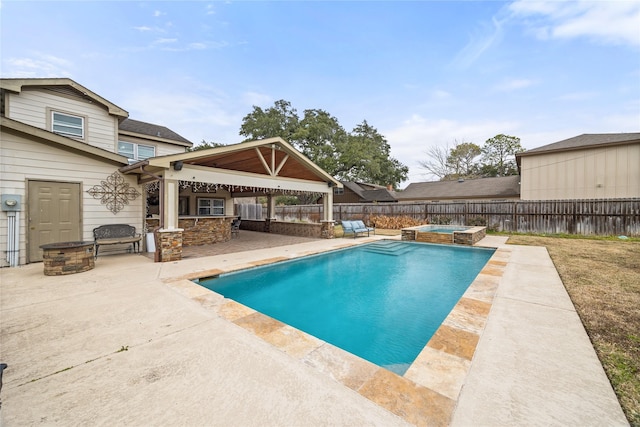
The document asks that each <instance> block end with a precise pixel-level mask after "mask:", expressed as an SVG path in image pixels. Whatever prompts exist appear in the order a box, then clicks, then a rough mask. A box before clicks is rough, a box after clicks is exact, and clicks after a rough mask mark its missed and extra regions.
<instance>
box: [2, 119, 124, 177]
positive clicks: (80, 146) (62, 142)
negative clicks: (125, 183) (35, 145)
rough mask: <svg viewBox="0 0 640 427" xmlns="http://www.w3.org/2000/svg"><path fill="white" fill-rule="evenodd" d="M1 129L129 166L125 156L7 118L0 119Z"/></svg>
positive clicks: (53, 145) (63, 148)
mask: <svg viewBox="0 0 640 427" xmlns="http://www.w3.org/2000/svg"><path fill="white" fill-rule="evenodd" d="M0 128H2V132H3V133H4V132H7V133H12V134H15V135H19V136H22V137H26V138H29V139H32V140H34V141H37V142H41V143H43V144H47V145H50V146H52V147H57V148H60V149H62V150H67V151H71V152H74V153H78V154H82V155H85V156H89V157H93V158H96V159H98V160H102V161H106V162H109V163H112V164H115V165H118V166H122V165H127V164H128V163H129V162H128V160H127V158H126V157H125V156H121V155H119V154H116V153H112V152H111V151H107V150H103V149H102V148H98V147H94V146H93V145H89V144H86V143H84V142H81V141H76V140H75V139H73V138H68V137H66V136H62V135H58V134H57V133H53V132H50V131H48V130H46V129H41V128H38V127H35V126H31V125H28V124H25V123H22V122H19V121H16V120H12V119H9V118H7V117H0Z"/></svg>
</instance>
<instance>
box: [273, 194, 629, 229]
mask: <svg viewBox="0 0 640 427" xmlns="http://www.w3.org/2000/svg"><path fill="white" fill-rule="evenodd" d="M379 215H385V216H390V217H394V216H408V217H411V218H414V219H416V220H419V221H424V222H425V223H437V222H440V223H449V224H455V225H471V224H474V225H477V224H478V223H479V222H480V223H483V224H484V225H487V226H488V227H489V229H491V230H496V231H513V232H519V233H548V234H554V233H566V234H582V235H617V236H619V235H625V236H640V199H609V200H509V201H501V202H492V201H473V202H427V203H389V204H371V203H348V204H335V205H334V206H333V218H334V220H335V221H342V220H350V219H363V220H364V221H365V222H369V221H370V218H371V217H372V216H379ZM265 217H266V215H265ZM276 218H277V219H279V220H281V221H307V222H320V221H321V220H322V205H295V206H278V207H276Z"/></svg>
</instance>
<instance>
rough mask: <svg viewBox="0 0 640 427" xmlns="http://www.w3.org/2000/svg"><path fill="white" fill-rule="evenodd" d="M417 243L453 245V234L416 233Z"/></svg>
mask: <svg viewBox="0 0 640 427" xmlns="http://www.w3.org/2000/svg"><path fill="white" fill-rule="evenodd" d="M416 242H425V243H445V244H446V243H448V244H451V243H453V234H451V233H423V232H420V231H419V232H417V233H416Z"/></svg>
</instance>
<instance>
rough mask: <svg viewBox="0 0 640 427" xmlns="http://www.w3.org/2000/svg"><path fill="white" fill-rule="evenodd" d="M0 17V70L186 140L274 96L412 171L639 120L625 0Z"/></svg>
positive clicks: (636, 60)
mask: <svg viewBox="0 0 640 427" xmlns="http://www.w3.org/2000/svg"><path fill="white" fill-rule="evenodd" d="M0 20H1V21H0V24H1V30H0V31H1V34H0V35H1V42H0V43H1V44H0V59H1V62H0V75H1V76H2V77H5V78H7V77H25V78H26V77H69V78H72V79H73V80H75V81H77V82H78V83H80V84H82V85H84V86H85V87H87V88H88V89H90V90H92V91H94V92H96V93H97V94H99V95H101V96H102V97H104V98H106V99H108V100H109V101H111V102H113V103H115V104H116V105H118V106H120V107H122V108H124V109H125V110H127V111H128V112H129V116H130V117H131V118H132V119H137V120H142V121H148V122H151V123H156V124H162V125H164V126H167V127H169V128H171V129H172V130H174V131H176V132H178V133H179V134H181V135H183V136H184V137H186V138H188V139H189V140H191V141H192V142H194V143H199V142H200V141H202V140H206V141H215V142H220V143H225V144H231V143H237V142H240V141H241V140H242V139H243V138H242V137H240V136H239V135H238V131H239V129H240V125H241V123H242V118H243V117H244V116H245V115H247V114H248V113H250V112H251V111H252V106H253V105H257V106H260V107H262V108H267V107H270V106H272V105H273V103H274V102H275V101H277V100H279V99H284V100H287V101H289V102H291V103H292V105H293V107H295V108H296V109H297V110H298V113H299V115H300V116H302V114H303V111H304V110H305V109H323V110H326V111H327V112H329V113H330V114H331V115H333V116H335V117H336V118H337V119H338V120H339V121H340V124H341V125H342V126H343V127H344V128H345V129H346V130H348V131H350V130H352V129H353V128H354V127H355V126H356V125H358V124H359V123H361V122H362V121H363V120H367V121H368V122H369V124H371V125H373V126H374V127H376V128H377V129H378V131H379V132H380V133H382V134H383V135H384V136H385V137H386V138H387V140H388V142H389V144H390V145H391V151H392V155H393V156H394V157H395V158H397V159H398V160H400V161H401V162H403V163H404V164H405V165H407V166H409V168H410V181H413V182H416V181H424V180H429V179H430V178H429V177H427V176H425V175H424V173H425V171H424V170H422V169H420V167H419V165H418V163H417V162H418V161H419V160H427V155H426V152H427V150H428V149H429V147H432V146H447V145H449V146H452V145H453V144H455V142H474V143H476V144H478V145H482V144H483V143H484V142H485V141H486V140H487V139H488V138H491V137H492V136H495V135H497V134H501V133H502V134H507V135H514V136H517V137H519V138H520V139H521V142H522V145H523V146H524V147H525V148H527V149H530V148H535V147H539V146H541V145H545V144H549V143H552V142H556V141H559V140H562V139H565V138H570V137H573V136H577V135H580V134H582V133H609V132H638V131H640V1H616V0H609V1H595V2H593V1H592V2H585V1H552V2H532V1H511V2H502V1H410V2H401V1H375V2H368V1H352V2H347V1H318V2H314V1H304V2H303V1H297V2H286V1H276V2H263V1H252V2H249V1H237V2H207V1H191V2H190V1H159V2H157V1H156V2H134V1H105V2H96V1H82V2H80V1H62V2H60V1H42V2H36V1H14V0H9V1H7V0H3V1H2V2H1V3H0ZM406 184H407V183H405V185H406ZM403 186H404V185H403Z"/></svg>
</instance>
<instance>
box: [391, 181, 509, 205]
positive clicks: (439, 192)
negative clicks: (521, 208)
mask: <svg viewBox="0 0 640 427" xmlns="http://www.w3.org/2000/svg"><path fill="white" fill-rule="evenodd" d="M519 196H520V176H519V175H514V176H501V177H495V178H479V179H469V180H464V181H433V182H416V183H412V184H409V186H408V187H407V188H406V189H405V190H404V191H401V192H398V193H396V197H397V199H398V200H436V199H486V198H496V199H498V198H505V197H519Z"/></svg>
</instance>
